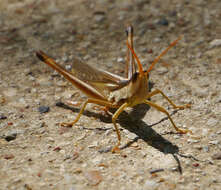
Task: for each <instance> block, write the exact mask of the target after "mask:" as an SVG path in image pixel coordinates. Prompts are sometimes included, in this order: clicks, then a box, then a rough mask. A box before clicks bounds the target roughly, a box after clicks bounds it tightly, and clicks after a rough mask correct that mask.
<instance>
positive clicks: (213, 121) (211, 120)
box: [207, 118, 218, 127]
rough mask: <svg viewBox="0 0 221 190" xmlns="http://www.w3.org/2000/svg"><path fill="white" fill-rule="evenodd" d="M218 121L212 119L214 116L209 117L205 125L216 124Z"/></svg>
mask: <svg viewBox="0 0 221 190" xmlns="http://www.w3.org/2000/svg"><path fill="white" fill-rule="evenodd" d="M217 123H218V120H216V119H214V118H210V119H209V120H208V121H207V125H209V126H210V127H213V126H216V124H217Z"/></svg>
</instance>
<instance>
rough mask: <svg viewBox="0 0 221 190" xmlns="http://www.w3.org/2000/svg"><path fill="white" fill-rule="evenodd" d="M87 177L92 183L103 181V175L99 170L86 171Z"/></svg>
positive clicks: (96, 183)
mask: <svg viewBox="0 0 221 190" xmlns="http://www.w3.org/2000/svg"><path fill="white" fill-rule="evenodd" d="M84 176H85V178H86V179H87V180H88V183H89V184H90V185H93V186H94V185H98V184H99V183H100V182H101V181H102V179H103V178H102V176H101V174H100V172H99V171H87V172H85V173H84Z"/></svg>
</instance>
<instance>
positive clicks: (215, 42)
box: [209, 39, 221, 49]
mask: <svg viewBox="0 0 221 190" xmlns="http://www.w3.org/2000/svg"><path fill="white" fill-rule="evenodd" d="M218 46H221V39H215V40H213V41H211V42H210V43H209V48H210V49H212V48H214V47H218Z"/></svg>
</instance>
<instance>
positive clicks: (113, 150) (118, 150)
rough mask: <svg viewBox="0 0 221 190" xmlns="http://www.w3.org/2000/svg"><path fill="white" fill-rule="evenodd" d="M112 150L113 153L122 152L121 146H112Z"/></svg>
mask: <svg viewBox="0 0 221 190" xmlns="http://www.w3.org/2000/svg"><path fill="white" fill-rule="evenodd" d="M111 152H112V153H119V152H120V148H119V147H118V146H115V147H114V148H112V150H111Z"/></svg>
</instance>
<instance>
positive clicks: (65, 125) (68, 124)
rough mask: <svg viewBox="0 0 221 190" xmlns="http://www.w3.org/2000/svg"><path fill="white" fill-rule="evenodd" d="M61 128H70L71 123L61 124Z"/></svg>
mask: <svg viewBox="0 0 221 190" xmlns="http://www.w3.org/2000/svg"><path fill="white" fill-rule="evenodd" d="M61 126H62V127H72V126H73V123H61Z"/></svg>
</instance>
